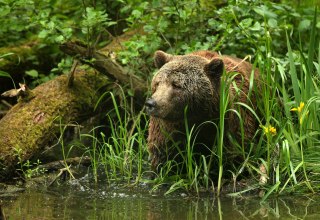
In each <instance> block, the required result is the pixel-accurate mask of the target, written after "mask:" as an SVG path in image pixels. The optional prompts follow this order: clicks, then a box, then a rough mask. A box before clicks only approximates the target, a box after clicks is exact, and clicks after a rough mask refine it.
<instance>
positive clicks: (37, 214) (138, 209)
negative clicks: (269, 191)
mask: <svg viewBox="0 0 320 220" xmlns="http://www.w3.org/2000/svg"><path fill="white" fill-rule="evenodd" d="M0 199H1V204H2V209H3V210H4V212H5V216H6V217H7V219H14V220H16V219H25V220H29V219H32V220H33V219H76V220H77V219H121V220H123V219H227V220H228V219H232V220H234V219H236V220H239V219H320V205H319V204H320V196H310V197H308V196H291V197H289V196H287V197H280V198H272V199H269V200H267V201H266V202H263V203H261V202H260V199H259V198H258V197H256V196H250V197H249V196H248V197H242V198H229V197H221V198H219V199H218V198H215V197H214V196H212V195H202V196H200V198H197V197H195V196H190V195H187V194H185V193H181V192H180V193H175V194H172V195H168V196H164V195H163V192H162V193H161V192H160V193H150V189H148V187H144V186H139V187H131V188H130V187H129V188H128V187H125V188H119V187H117V186H113V187H107V186H106V184H102V185H96V186H92V185H90V184H84V183H80V182H79V181H74V182H71V184H67V185H66V184H63V185H59V186H51V187H47V188H44V187H43V188H42V189H41V188H39V187H34V188H30V189H27V190H25V191H24V192H22V193H21V192H20V193H18V194H12V195H10V194H9V195H6V196H4V195H2V197H0Z"/></svg>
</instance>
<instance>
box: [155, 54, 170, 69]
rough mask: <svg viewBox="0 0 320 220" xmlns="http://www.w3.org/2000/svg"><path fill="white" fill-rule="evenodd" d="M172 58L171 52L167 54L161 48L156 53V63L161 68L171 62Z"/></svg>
mask: <svg viewBox="0 0 320 220" xmlns="http://www.w3.org/2000/svg"><path fill="white" fill-rule="evenodd" d="M171 59H172V55H171V54H167V53H165V52H163V51H161V50H158V51H156V52H155V53H154V64H155V66H156V67H157V68H158V69H160V68H161V67H162V66H163V65H164V64H166V63H167V62H169V61H170V60H171Z"/></svg>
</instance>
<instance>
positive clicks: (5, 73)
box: [0, 70, 11, 78]
mask: <svg viewBox="0 0 320 220" xmlns="http://www.w3.org/2000/svg"><path fill="white" fill-rule="evenodd" d="M0 76H3V77H8V78H11V76H10V74H9V73H7V72H5V71H2V70H0Z"/></svg>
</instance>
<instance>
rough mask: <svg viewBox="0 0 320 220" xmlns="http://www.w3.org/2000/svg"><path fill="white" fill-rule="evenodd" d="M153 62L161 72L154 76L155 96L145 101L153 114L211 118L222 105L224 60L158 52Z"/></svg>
mask: <svg viewBox="0 0 320 220" xmlns="http://www.w3.org/2000/svg"><path fill="white" fill-rule="evenodd" d="M154 62H155V65H156V67H157V68H159V71H158V72H157V73H156V74H155V76H154V77H153V79H152V83H151V89H152V96H151V98H150V99H148V100H147V101H146V103H145V105H146V110H147V113H148V114H149V115H151V116H153V117H156V118H160V119H164V120H168V121H180V120H183V119H184V117H185V109H187V117H188V119H190V118H191V119H192V118H193V119H195V120H197V119H198V118H199V117H200V118H205V119H208V118H209V117H212V112H213V108H218V105H219V100H217V99H218V97H219V85H220V78H221V75H222V73H223V68H224V65H223V61H222V59H220V58H213V59H211V60H209V59H207V58H206V57H203V56H199V55H194V54H188V55H181V56H175V55H170V54H167V53H165V52H163V51H157V52H156V53H155V56H154Z"/></svg>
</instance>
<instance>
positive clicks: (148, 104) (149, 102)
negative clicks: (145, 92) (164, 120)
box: [144, 98, 156, 115]
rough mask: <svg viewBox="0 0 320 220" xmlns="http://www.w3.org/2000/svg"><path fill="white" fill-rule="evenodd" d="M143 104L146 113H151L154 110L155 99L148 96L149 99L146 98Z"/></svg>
mask: <svg viewBox="0 0 320 220" xmlns="http://www.w3.org/2000/svg"><path fill="white" fill-rule="evenodd" d="M144 105H145V106H146V111H147V113H148V114H149V115H151V114H152V113H153V112H154V111H155V108H156V101H155V100H154V99H153V98H150V99H147V101H146V103H145V104H144Z"/></svg>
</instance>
